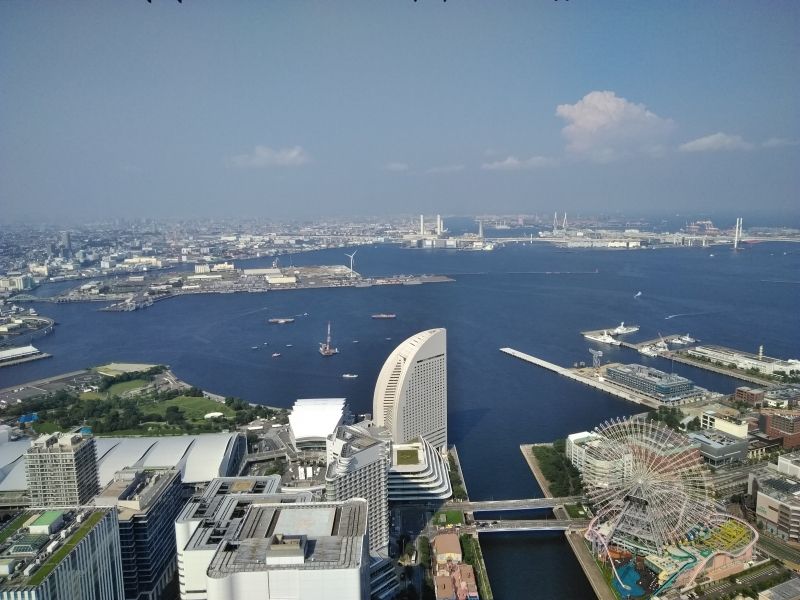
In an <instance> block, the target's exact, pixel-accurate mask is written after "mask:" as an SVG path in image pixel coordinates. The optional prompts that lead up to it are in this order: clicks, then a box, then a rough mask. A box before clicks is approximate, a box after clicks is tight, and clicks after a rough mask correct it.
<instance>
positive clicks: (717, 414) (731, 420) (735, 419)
mask: <svg viewBox="0 0 800 600" xmlns="http://www.w3.org/2000/svg"><path fill="white" fill-rule="evenodd" d="M705 414H707V415H709V416H711V417H714V418H715V419H720V420H722V421H727V422H728V423H733V424H734V425H743V424H744V422H745V421H744V420H743V419H740V418H738V417H735V416H733V415H731V414H727V413H723V412H719V411H716V410H707V411H705Z"/></svg>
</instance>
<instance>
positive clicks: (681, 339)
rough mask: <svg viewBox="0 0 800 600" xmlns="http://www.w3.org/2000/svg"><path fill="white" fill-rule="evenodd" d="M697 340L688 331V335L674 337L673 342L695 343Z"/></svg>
mask: <svg viewBox="0 0 800 600" xmlns="http://www.w3.org/2000/svg"><path fill="white" fill-rule="evenodd" d="M696 342H697V340H696V339H694V338H693V337H692V336H690V335H689V334H688V333H687V334H686V335H682V336H680V337H676V338H673V339H672V343H673V344H694V343H696Z"/></svg>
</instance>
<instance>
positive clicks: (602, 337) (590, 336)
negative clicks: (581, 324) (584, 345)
mask: <svg viewBox="0 0 800 600" xmlns="http://www.w3.org/2000/svg"><path fill="white" fill-rule="evenodd" d="M583 337H585V338H586V339H587V340H592V341H593V342H601V343H603V344H611V345H612V346H619V345H621V344H622V342H620V341H619V340H615V339H614V338H613V337H611V336H610V335H609V334H608V331H606V330H605V329H604V330H603V333H584V334H583Z"/></svg>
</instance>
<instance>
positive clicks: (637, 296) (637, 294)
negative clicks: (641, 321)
mask: <svg viewBox="0 0 800 600" xmlns="http://www.w3.org/2000/svg"><path fill="white" fill-rule="evenodd" d="M633 297H634V298H641V297H642V292H636V293H635V294H634V295H633Z"/></svg>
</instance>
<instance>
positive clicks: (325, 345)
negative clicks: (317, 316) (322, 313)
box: [319, 321, 339, 356]
mask: <svg viewBox="0 0 800 600" xmlns="http://www.w3.org/2000/svg"><path fill="white" fill-rule="evenodd" d="M319 353H320V354H322V356H333V355H334V354H339V349H338V348H334V347H333V346H332V345H331V322H330V321H328V335H327V337H326V338H325V341H324V342H320V343H319Z"/></svg>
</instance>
